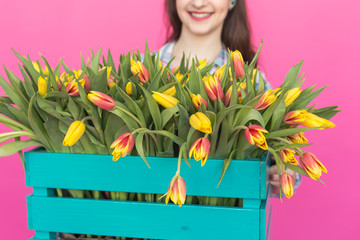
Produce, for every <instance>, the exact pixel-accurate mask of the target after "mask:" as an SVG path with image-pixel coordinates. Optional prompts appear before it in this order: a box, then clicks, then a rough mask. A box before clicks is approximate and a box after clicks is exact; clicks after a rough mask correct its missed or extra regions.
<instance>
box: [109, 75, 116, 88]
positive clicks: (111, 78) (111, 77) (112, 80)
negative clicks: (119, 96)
mask: <svg viewBox="0 0 360 240" xmlns="http://www.w3.org/2000/svg"><path fill="white" fill-rule="evenodd" d="M114 79H115V78H114V76H111V75H110V76H109V77H108V80H107V83H108V86H109V88H112V87H113V86H114V85H115V82H114Z"/></svg>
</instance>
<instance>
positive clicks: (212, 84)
mask: <svg viewBox="0 0 360 240" xmlns="http://www.w3.org/2000/svg"><path fill="white" fill-rule="evenodd" d="M203 82H204V86H205V90H206V93H207V94H208V96H209V98H210V99H211V100H212V101H215V100H216V99H219V100H221V99H222V98H223V97H224V92H223V89H222V87H221V85H220V83H219V82H218V81H217V80H215V79H214V78H213V76H205V77H203Z"/></svg>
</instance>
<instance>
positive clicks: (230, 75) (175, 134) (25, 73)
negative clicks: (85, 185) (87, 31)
mask: <svg viewBox="0 0 360 240" xmlns="http://www.w3.org/2000/svg"><path fill="white" fill-rule="evenodd" d="M260 49H261V46H260V48H259V50H258V51H257V53H256V55H255V57H254V59H253V60H252V61H251V62H250V63H248V62H244V60H243V58H242V56H241V53H240V52H239V51H229V53H228V56H227V62H226V64H225V65H224V66H222V67H221V68H219V69H218V70H217V71H216V72H215V73H214V74H210V73H209V71H210V69H211V68H212V65H213V63H210V64H207V63H206V60H202V61H199V60H198V59H189V58H185V57H183V58H182V61H181V64H180V66H178V67H177V68H174V69H170V67H169V66H170V63H171V62H170V63H168V64H167V65H166V66H162V65H161V62H160V60H159V56H158V55H157V54H156V53H151V52H150V51H149V49H148V47H147V46H146V48H145V53H144V55H140V53H139V51H137V53H136V52H132V54H131V53H130V52H129V53H128V54H122V55H120V60H119V64H118V66H115V62H114V60H113V57H112V55H111V52H110V50H109V51H108V53H107V56H105V55H101V49H100V50H99V51H98V52H97V53H96V54H94V53H92V58H91V60H90V59H88V60H87V61H85V60H84V59H83V57H81V69H76V70H71V69H70V68H69V67H68V66H67V65H66V64H65V63H64V61H63V60H60V62H59V63H58V64H57V66H55V68H53V67H51V66H50V65H49V63H48V62H47V60H46V59H45V58H44V57H43V56H41V59H42V60H43V62H44V65H43V66H42V64H40V62H39V60H37V61H32V60H31V59H30V58H25V57H23V56H21V55H20V54H18V53H17V52H15V51H14V53H15V54H16V56H17V57H18V58H19V59H20V61H21V63H22V64H21V65H19V67H20V71H21V75H22V79H20V78H19V77H17V76H16V75H15V74H14V73H12V72H11V71H10V70H8V69H6V68H5V72H6V75H7V77H8V82H7V81H6V80H5V79H4V78H2V77H0V84H1V86H2V88H3V89H4V90H5V92H6V94H7V95H6V96H2V97H0V113H1V115H0V122H1V123H3V124H4V125H6V126H7V127H9V128H10V129H12V130H13V132H8V133H2V134H0V141H1V142H5V141H7V140H9V139H14V141H13V142H7V143H5V144H3V145H2V146H1V147H0V156H9V155H12V154H15V153H19V155H20V157H21V159H22V160H23V156H22V150H23V149H24V148H27V147H30V146H42V147H43V148H45V150H46V151H48V152H63V153H88V154H112V155H113V160H114V161H117V160H118V159H119V158H121V157H125V156H126V155H139V156H141V157H142V159H143V160H144V162H145V164H146V165H147V166H148V167H150V166H149V164H148V162H147V160H146V156H159V157H178V159H179V160H178V161H179V164H178V168H177V171H176V172H175V175H174V177H173V179H172V180H171V181H170V184H169V187H168V191H167V192H166V193H165V189H164V193H165V194H164V195H162V196H161V195H156V196H155V195H154V194H141V193H138V194H137V193H117V192H110V193H109V192H104V193H102V192H98V191H92V192H91V191H82V190H66V191H68V193H69V194H70V195H71V196H73V197H94V198H111V199H118V200H133V201H135V200H138V201H162V200H165V202H166V203H168V201H169V199H171V200H172V201H173V202H174V203H175V204H179V206H181V205H182V204H184V203H192V204H196V203H199V204H207V203H209V204H211V203H214V201H208V200H209V199H207V198H206V197H198V198H196V197H194V196H188V199H186V184H185V180H184V179H183V178H182V177H181V176H180V163H181V161H185V162H186V163H187V164H188V165H189V166H190V163H189V161H188V159H189V158H192V157H193V158H194V159H195V160H196V161H200V163H199V164H201V166H202V167H204V168H205V167H206V162H207V161H211V158H222V159H224V164H223V168H222V169H219V172H220V171H221V177H220V179H219V184H220V182H221V179H222V178H223V176H224V174H225V173H226V170H227V168H228V167H229V166H230V164H231V161H232V159H246V158H253V157H261V156H263V155H264V154H267V153H268V152H270V153H271V154H272V155H273V157H274V159H275V162H276V165H277V168H278V173H279V179H280V186H281V190H282V192H283V193H284V194H285V195H286V196H287V197H288V198H290V197H291V196H292V194H293V189H294V179H293V178H292V177H291V175H289V174H288V173H286V169H287V168H289V169H291V170H293V171H295V172H297V173H299V174H302V175H304V176H308V177H311V178H312V179H314V180H318V181H320V179H319V178H320V176H321V174H322V172H325V173H326V172H327V170H326V168H325V167H324V165H323V164H322V163H321V162H320V161H319V160H318V159H317V158H316V156H315V155H314V154H312V153H310V152H306V151H304V150H302V149H301V148H302V147H305V146H308V145H310V144H309V143H308V140H307V139H306V138H305V137H304V133H303V132H305V131H309V130H314V129H325V128H332V127H334V124H333V123H332V122H330V121H329V119H330V118H331V117H333V116H334V115H335V114H336V113H337V112H338V110H336V108H337V107H336V106H333V107H325V108H319V109H318V108H315V106H308V104H310V102H311V101H312V100H313V99H314V98H315V97H316V96H317V95H318V94H319V93H320V92H321V91H322V90H323V89H324V88H320V89H317V90H314V86H312V87H308V88H305V89H303V90H301V85H302V83H303V78H302V74H301V75H299V73H300V68H301V65H302V62H301V63H299V64H297V65H296V66H294V67H293V68H291V69H290V71H289V73H288V74H287V76H286V79H285V81H284V82H283V84H282V85H281V86H280V87H279V88H276V89H269V90H266V88H265V85H266V82H265V81H264V79H263V78H262V75H261V74H260V72H259V70H258V69H257V65H256V61H257V57H258V54H259V51H260ZM61 67H63V69H64V72H61ZM21 137H25V138H22V139H21ZM295 156H299V161H298V160H297V158H296V157H295ZM299 162H300V164H299ZM169 180H170V179H169ZM214 187H216V186H214ZM64 191H65V190H61V189H57V194H58V195H59V196H63V194H64ZM162 197H164V198H162ZM212 200H213V199H212ZM215 200H216V199H215ZM215 204H223V205H227V206H230V205H234V204H235V202H232V201H228V200H227V199H221V201H220V200H219V201H218V202H216V201H215Z"/></svg>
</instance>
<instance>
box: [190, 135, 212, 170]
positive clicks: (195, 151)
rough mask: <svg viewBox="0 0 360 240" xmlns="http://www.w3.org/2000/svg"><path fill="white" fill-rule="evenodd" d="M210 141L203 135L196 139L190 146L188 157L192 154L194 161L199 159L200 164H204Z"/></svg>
mask: <svg viewBox="0 0 360 240" xmlns="http://www.w3.org/2000/svg"><path fill="white" fill-rule="evenodd" d="M209 150H210V141H209V139H207V138H205V137H203V138H199V139H198V140H196V141H195V142H194V143H193V145H192V146H191V148H190V151H189V158H191V156H192V155H194V159H195V160H196V161H199V160H201V166H204V165H205V163H206V160H207V159H208V156H209Z"/></svg>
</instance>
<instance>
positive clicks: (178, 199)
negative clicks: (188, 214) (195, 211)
mask: <svg viewBox="0 0 360 240" xmlns="http://www.w3.org/2000/svg"><path fill="white" fill-rule="evenodd" d="M165 195H166V199H165V203H166V204H168V203H169V199H171V201H173V203H175V204H179V207H181V205H183V204H184V203H185V200H186V183H185V180H184V179H183V178H182V177H180V176H179V175H175V177H173V179H171V182H170V184H169V188H168V192H167V193H166V194H165Z"/></svg>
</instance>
